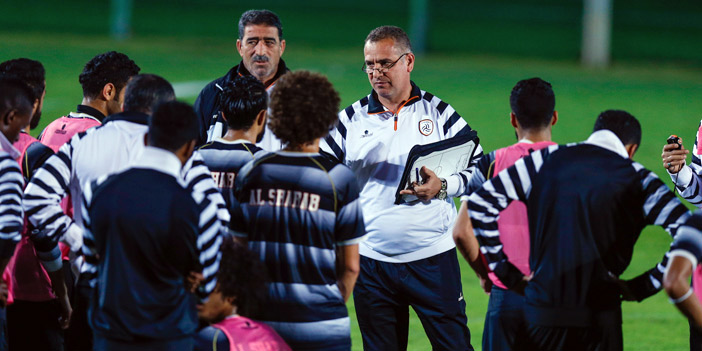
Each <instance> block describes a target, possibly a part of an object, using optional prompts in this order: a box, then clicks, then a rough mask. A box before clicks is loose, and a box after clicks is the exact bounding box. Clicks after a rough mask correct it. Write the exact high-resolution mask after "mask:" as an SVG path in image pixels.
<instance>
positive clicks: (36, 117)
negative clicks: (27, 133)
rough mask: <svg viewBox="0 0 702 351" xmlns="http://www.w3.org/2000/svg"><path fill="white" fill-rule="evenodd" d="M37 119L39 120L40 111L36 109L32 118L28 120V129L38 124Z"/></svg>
mask: <svg viewBox="0 0 702 351" xmlns="http://www.w3.org/2000/svg"><path fill="white" fill-rule="evenodd" d="M39 120H41V111H37V112H36V113H35V114H34V115H33V116H32V119H31V120H29V129H34V128H36V127H37V126H38V125H39Z"/></svg>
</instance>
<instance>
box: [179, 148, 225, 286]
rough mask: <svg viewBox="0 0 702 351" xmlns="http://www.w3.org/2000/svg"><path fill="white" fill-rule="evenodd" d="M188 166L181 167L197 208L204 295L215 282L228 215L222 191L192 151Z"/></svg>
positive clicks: (196, 154) (198, 246) (199, 158)
mask: <svg viewBox="0 0 702 351" xmlns="http://www.w3.org/2000/svg"><path fill="white" fill-rule="evenodd" d="M189 163H191V164H190V166H189V167H188V164H186V167H187V168H186V167H184V172H185V174H184V181H185V186H186V188H187V189H188V190H189V191H190V192H191V194H192V197H193V199H194V200H195V203H197V204H198V207H199V208H200V219H199V233H198V238H197V249H198V252H199V254H198V255H199V262H200V266H201V267H202V275H203V276H204V280H203V282H202V283H201V288H200V291H199V294H200V295H201V296H202V297H203V298H204V297H206V296H208V295H209V294H210V293H211V292H212V291H213V290H214V288H215V285H217V272H218V271H219V261H220V258H221V253H220V250H219V249H220V246H221V245H222V233H223V232H224V231H226V230H227V228H228V224H229V220H230V218H229V217H230V215H229V211H228V210H227V208H226V205H225V202H224V198H223V197H222V194H221V193H220V192H219V191H218V190H217V188H216V187H215V184H214V181H213V180H212V175H211V174H210V170H209V169H208V168H207V166H206V165H205V163H204V161H203V160H202V156H201V155H200V154H199V152H195V153H194V154H193V157H191V160H190V161H189Z"/></svg>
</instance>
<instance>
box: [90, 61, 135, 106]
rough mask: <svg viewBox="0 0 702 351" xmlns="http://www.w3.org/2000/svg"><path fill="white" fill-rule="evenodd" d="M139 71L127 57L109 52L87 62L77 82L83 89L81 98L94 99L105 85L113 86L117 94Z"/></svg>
mask: <svg viewBox="0 0 702 351" xmlns="http://www.w3.org/2000/svg"><path fill="white" fill-rule="evenodd" d="M140 70H141V68H139V66H137V65H136V63H134V61H132V60H131V59H130V58H129V57H128V56H127V55H125V54H122V53H119V52H116V51H110V52H106V53H104V54H100V55H97V56H95V57H93V58H92V59H91V60H90V61H88V63H86V64H85V67H84V68H83V72H81V74H80V76H79V77H78V81H79V82H80V85H81V86H82V87H83V96H85V97H89V98H95V97H97V96H98V95H100V92H101V91H102V88H103V87H104V86H105V84H107V83H112V84H114V86H115V88H116V89H117V93H119V92H120V91H122V88H124V86H125V85H127V82H128V81H129V78H131V77H132V76H135V75H137V74H138V73H139V71H140Z"/></svg>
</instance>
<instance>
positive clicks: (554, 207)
mask: <svg viewBox="0 0 702 351" xmlns="http://www.w3.org/2000/svg"><path fill="white" fill-rule="evenodd" d="M513 200H520V201H522V202H524V203H525V204H526V205H527V209H528V217H529V231H530V233H531V234H530V236H531V238H530V243H531V247H530V260H529V264H530V267H531V270H532V272H534V273H533V274H534V276H533V278H532V279H531V281H530V282H529V283H528V285H527V288H526V296H527V302H528V303H529V304H530V305H532V306H537V307H543V308H551V309H558V308H571V309H572V310H577V309H579V308H580V309H583V310H591V309H595V310H606V309H611V308H615V307H616V306H618V304H619V301H620V300H619V299H620V297H619V293H620V290H619V287H618V286H617V284H615V283H614V281H613V278H612V277H618V276H619V275H620V274H622V272H623V271H624V270H625V269H626V267H627V266H628V265H629V262H630V261H631V256H632V253H633V248H634V243H635V242H636V240H637V239H638V237H639V235H640V233H641V230H642V229H643V228H644V227H645V226H646V225H649V224H655V225H659V226H662V227H663V228H665V230H666V231H667V232H668V233H669V234H670V235H671V236H673V237H674V236H675V234H676V230H677V228H678V226H679V225H680V224H681V223H683V222H684V221H685V220H686V219H687V218H688V217H689V216H690V213H689V211H688V210H687V208H686V207H685V206H684V205H683V204H682V203H680V201H679V200H678V199H677V198H676V197H675V196H674V195H673V193H672V192H671V191H670V189H668V187H666V186H665V184H663V182H662V181H661V180H660V179H659V178H658V177H657V176H656V175H655V174H654V173H653V172H651V171H649V170H647V169H645V168H644V167H643V166H642V165H640V164H638V163H636V162H633V161H631V160H630V159H629V158H628V155H627V153H626V150H625V149H624V146H623V145H622V143H621V142H620V141H619V139H618V138H617V137H616V135H614V133H612V132H610V131H607V130H604V131H598V132H595V133H593V134H592V136H591V137H590V138H589V139H588V140H587V141H586V142H584V143H580V144H569V145H554V146H550V147H548V148H546V149H543V150H540V151H536V152H534V153H532V154H531V155H530V156H528V157H526V158H523V159H521V160H519V161H517V162H516V163H515V164H514V166H512V167H510V168H508V169H506V170H504V171H502V172H500V173H499V174H497V175H496V176H495V177H494V178H492V179H491V180H489V181H487V182H486V183H485V184H484V185H483V187H482V188H481V189H479V190H477V191H476V192H474V193H473V194H472V195H471V196H470V198H469V201H468V209H469V212H470V216H471V220H472V223H473V228H474V230H475V234H476V237H477V238H478V241H479V242H480V244H481V248H480V250H481V252H482V253H483V254H484V255H485V257H486V258H487V260H488V263H489V266H490V269H491V270H493V271H494V272H495V274H496V275H497V276H498V277H499V278H500V280H501V281H502V282H504V283H505V285H506V286H507V287H513V286H515V285H516V284H517V283H518V282H519V281H520V280H521V279H522V277H523V275H522V273H521V272H519V270H517V269H516V268H515V267H514V266H513V265H512V264H511V263H509V261H508V260H507V257H506V256H505V254H504V252H503V251H502V244H501V242H500V236H499V232H498V230H497V218H498V217H499V214H500V211H502V210H503V209H505V208H506V207H507V205H508V204H509V203H510V202H511V201H513ZM668 259H669V254H668V253H666V255H665V257H664V258H663V260H662V262H661V263H659V264H657V265H656V266H655V267H654V268H652V269H651V270H649V271H647V272H645V273H644V274H642V275H640V276H638V277H637V278H634V279H633V280H631V281H629V282H628V283H627V284H628V285H629V287H630V288H631V290H632V292H633V293H634V294H635V295H636V298H637V299H638V300H641V299H643V298H646V297H648V296H650V295H652V294H653V293H655V292H656V291H658V290H659V289H660V288H661V281H662V278H663V273H664V272H665V266H666V264H667V261H668ZM571 312H572V311H571ZM575 319H577V318H575ZM575 319H573V318H571V319H570V320H568V318H567V316H564V319H563V320H561V321H559V323H561V322H562V323H566V324H568V323H571V322H572V323H577V321H575ZM564 325H565V324H564Z"/></svg>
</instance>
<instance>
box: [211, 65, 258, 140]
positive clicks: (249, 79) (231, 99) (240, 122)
mask: <svg viewBox="0 0 702 351" xmlns="http://www.w3.org/2000/svg"><path fill="white" fill-rule="evenodd" d="M220 106H221V107H220V109H221V110H222V113H224V117H225V118H226V119H227V125H228V126H229V128H230V129H234V130H247V129H249V128H251V126H252V125H253V123H254V121H255V120H256V116H257V115H258V114H259V112H261V111H263V110H265V109H266V107H267V106H268V93H267V92H266V88H265V87H264V86H263V83H261V81H259V80H258V79H256V78H255V77H254V76H241V77H236V78H234V80H232V81H231V82H229V84H227V85H225V86H224V90H223V91H222V92H221V93H220Z"/></svg>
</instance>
